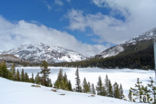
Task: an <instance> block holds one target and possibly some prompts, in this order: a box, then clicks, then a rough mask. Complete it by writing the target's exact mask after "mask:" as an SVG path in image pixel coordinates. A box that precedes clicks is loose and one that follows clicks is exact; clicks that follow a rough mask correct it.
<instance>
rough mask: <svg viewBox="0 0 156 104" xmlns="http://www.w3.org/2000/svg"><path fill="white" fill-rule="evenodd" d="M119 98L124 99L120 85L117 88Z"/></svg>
mask: <svg viewBox="0 0 156 104" xmlns="http://www.w3.org/2000/svg"><path fill="white" fill-rule="evenodd" d="M119 98H120V99H123V98H124V94H123V88H122V85H121V84H120V87H119Z"/></svg>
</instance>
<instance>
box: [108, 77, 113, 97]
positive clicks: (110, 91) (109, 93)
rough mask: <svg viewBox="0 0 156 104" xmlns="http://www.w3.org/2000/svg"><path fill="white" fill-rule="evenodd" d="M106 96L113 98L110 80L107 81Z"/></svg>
mask: <svg viewBox="0 0 156 104" xmlns="http://www.w3.org/2000/svg"><path fill="white" fill-rule="evenodd" d="M108 96H110V97H113V89H112V84H111V81H110V80H109V85H108Z"/></svg>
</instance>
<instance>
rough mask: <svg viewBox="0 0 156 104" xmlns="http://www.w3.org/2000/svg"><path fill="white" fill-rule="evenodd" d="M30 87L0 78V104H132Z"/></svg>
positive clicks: (27, 84) (107, 98) (88, 95)
mask: <svg viewBox="0 0 156 104" xmlns="http://www.w3.org/2000/svg"><path fill="white" fill-rule="evenodd" d="M31 85H32V84H31V83H24V82H15V81H10V80H7V79H4V78H0V98H1V99H0V104H134V103H131V102H127V101H123V100H119V99H115V98H109V97H103V96H97V95H96V96H95V97H91V96H90V94H84V93H77V92H69V91H63V90H58V91H57V92H53V91H51V89H52V88H48V87H43V86H41V88H36V87H31ZM60 94H65V95H60ZM137 104H138V103H137Z"/></svg>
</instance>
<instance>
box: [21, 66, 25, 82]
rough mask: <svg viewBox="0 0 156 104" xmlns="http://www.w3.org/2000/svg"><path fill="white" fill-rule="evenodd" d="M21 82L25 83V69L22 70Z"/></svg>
mask: <svg viewBox="0 0 156 104" xmlns="http://www.w3.org/2000/svg"><path fill="white" fill-rule="evenodd" d="M21 81H25V76H24V69H22V72H21Z"/></svg>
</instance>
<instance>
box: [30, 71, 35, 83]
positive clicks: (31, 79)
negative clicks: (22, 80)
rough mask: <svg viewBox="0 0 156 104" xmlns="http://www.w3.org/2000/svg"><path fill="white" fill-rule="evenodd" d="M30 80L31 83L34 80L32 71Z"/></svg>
mask: <svg viewBox="0 0 156 104" xmlns="http://www.w3.org/2000/svg"><path fill="white" fill-rule="evenodd" d="M30 82H32V83H34V82H35V80H34V74H33V73H32V74H31V78H30Z"/></svg>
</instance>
